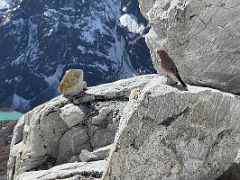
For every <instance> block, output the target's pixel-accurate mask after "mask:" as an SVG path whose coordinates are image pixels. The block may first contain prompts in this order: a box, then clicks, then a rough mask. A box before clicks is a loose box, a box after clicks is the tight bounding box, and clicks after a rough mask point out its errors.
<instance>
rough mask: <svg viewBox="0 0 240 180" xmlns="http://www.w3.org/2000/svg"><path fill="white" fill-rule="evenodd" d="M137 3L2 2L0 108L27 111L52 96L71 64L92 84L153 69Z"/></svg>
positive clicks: (132, 0)
mask: <svg viewBox="0 0 240 180" xmlns="http://www.w3.org/2000/svg"><path fill="white" fill-rule="evenodd" d="M137 6H138V1H137V0H122V1H119V0H95V1H86V0H68V1H63V0H51V1H49V0H41V1H39V0H15V1H10V0H0V72H1V73H0V107H1V106H9V107H14V108H15V109H17V110H21V111H25V110H26V109H27V110H28V109H29V108H32V107H34V106H36V105H38V104H40V103H42V102H44V101H47V100H49V99H50V98H52V97H54V96H56V95H57V94H58V90H57V88H58V84H59V80H60V79H61V77H62V75H63V73H64V72H65V71H66V70H67V69H70V68H81V69H83V70H84V76H85V77H84V78H85V80H86V81H87V83H88V85H96V84H99V83H104V82H111V81H115V80H118V79H122V78H127V77H131V76H134V75H136V74H145V73H151V72H154V69H153V67H152V64H151V60H150V54H149V50H148V48H147V46H146V44H145V41H144V38H143V35H144V34H145V33H146V32H145V31H147V29H146V28H145V27H146V26H147V22H146V21H145V20H144V19H143V17H142V16H141V14H140V12H139V9H138V8H137ZM129 23H131V24H130V25H129ZM136 28H137V29H136ZM16 97H17V99H18V100H19V101H18V102H19V103H18V104H19V106H17V105H16ZM11 99H13V100H15V101H13V100H12V101H11ZM23 104H25V105H26V107H22V105H23Z"/></svg>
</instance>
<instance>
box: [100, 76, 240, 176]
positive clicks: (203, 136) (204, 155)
mask: <svg viewBox="0 0 240 180" xmlns="http://www.w3.org/2000/svg"><path fill="white" fill-rule="evenodd" d="M161 81H162V80H161V79H160V77H159V78H156V79H153V80H152V81H151V82H150V83H149V84H148V85H147V86H145V88H143V89H142V91H141V95H140V97H139V103H138V106H137V107H136V106H135V104H134V103H131V102H130V103H129V104H128V105H127V106H126V109H125V110H124V116H123V117H122V119H121V122H120V126H119V129H118V132H117V135H116V139H115V142H114V148H113V149H112V150H111V153H110V156H109V165H108V170H107V173H106V174H105V176H104V180H112V179H115V180H118V179H119V180H120V179H121V180H128V179H129V180H130V179H158V180H159V179H163V180H192V179H194V180H205V179H208V180H215V179H217V178H218V177H220V176H221V175H222V174H225V173H227V171H228V170H229V169H230V168H231V167H233V168H234V167H235V170H234V171H235V172H239V171H240V169H239V166H237V165H238V164H239V152H240V130H239V129H240V119H239V117H240V111H239V109H240V100H239V99H238V97H235V96H234V95H231V94H228V93H222V92H220V91H217V90H213V89H210V88H202V87H194V86H189V91H180V90H178V89H177V88H176V87H171V86H167V85H164V84H162V82H161ZM234 171H232V172H234ZM232 177H234V176H232ZM235 177H236V176H235ZM225 180H226V179H225Z"/></svg>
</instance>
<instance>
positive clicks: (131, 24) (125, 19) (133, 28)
mask: <svg viewBox="0 0 240 180" xmlns="http://www.w3.org/2000/svg"><path fill="white" fill-rule="evenodd" d="M119 20H120V26H121V27H126V28H127V29H128V30H129V32H132V33H136V34H143V31H144V29H145V27H144V26H143V25H142V24H140V25H139V24H138V23H137V18H136V17H135V16H133V15H129V14H124V15H122V16H121V17H120V18H119Z"/></svg>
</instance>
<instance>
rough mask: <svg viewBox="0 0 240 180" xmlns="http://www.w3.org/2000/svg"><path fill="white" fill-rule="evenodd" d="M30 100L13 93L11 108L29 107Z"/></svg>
mask: <svg viewBox="0 0 240 180" xmlns="http://www.w3.org/2000/svg"><path fill="white" fill-rule="evenodd" d="M29 107H30V100H26V99H24V98H23V97H21V96H18V95H17V94H13V98H12V105H11V109H19V108H20V109H26V110H27V109H29Z"/></svg>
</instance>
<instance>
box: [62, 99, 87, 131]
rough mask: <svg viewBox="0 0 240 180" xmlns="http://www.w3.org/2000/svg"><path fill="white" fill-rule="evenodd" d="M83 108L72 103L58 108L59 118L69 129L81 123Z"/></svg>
mask: <svg viewBox="0 0 240 180" xmlns="http://www.w3.org/2000/svg"><path fill="white" fill-rule="evenodd" d="M85 115H86V114H85V113H84V108H83V107H81V106H76V105H74V104H72V103H70V104H67V105H66V106H64V107H62V108H60V117H61V118H62V120H63V121H64V122H65V123H66V124H67V126H68V127H69V128H71V127H73V126H75V125H77V124H78V123H80V122H82V121H83V120H84V118H85Z"/></svg>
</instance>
